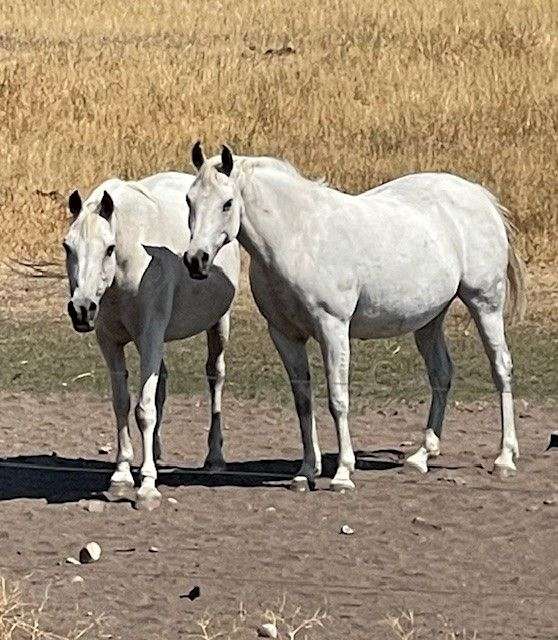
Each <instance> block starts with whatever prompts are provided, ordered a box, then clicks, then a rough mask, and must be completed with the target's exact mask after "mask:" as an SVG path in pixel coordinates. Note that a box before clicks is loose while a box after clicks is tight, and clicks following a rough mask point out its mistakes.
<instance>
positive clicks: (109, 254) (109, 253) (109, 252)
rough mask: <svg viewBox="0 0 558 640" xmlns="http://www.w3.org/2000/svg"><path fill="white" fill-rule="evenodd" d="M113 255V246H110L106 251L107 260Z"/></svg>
mask: <svg viewBox="0 0 558 640" xmlns="http://www.w3.org/2000/svg"><path fill="white" fill-rule="evenodd" d="M113 253H114V245H113V244H111V245H110V246H109V247H108V249H107V258H110V256H111V255H112V254H113Z"/></svg>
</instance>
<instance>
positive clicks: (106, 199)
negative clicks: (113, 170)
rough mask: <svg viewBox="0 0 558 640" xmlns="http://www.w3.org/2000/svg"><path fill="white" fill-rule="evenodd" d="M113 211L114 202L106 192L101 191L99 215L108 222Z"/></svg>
mask: <svg viewBox="0 0 558 640" xmlns="http://www.w3.org/2000/svg"><path fill="white" fill-rule="evenodd" d="M113 211H114V202H113V201H112V198H111V197H110V196H109V194H108V193H107V192H106V191H103V197H102V198H101V207H100V209H99V215H100V216H101V218H104V219H105V220H110V217H111V215H112V212H113Z"/></svg>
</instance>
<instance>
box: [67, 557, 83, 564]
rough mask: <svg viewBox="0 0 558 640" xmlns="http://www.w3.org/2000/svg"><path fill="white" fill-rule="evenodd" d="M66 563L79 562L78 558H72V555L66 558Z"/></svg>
mask: <svg viewBox="0 0 558 640" xmlns="http://www.w3.org/2000/svg"><path fill="white" fill-rule="evenodd" d="M66 563H67V564H81V562H80V561H79V560H76V558H72V556H68V557H67V558H66Z"/></svg>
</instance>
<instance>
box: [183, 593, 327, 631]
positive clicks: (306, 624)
mask: <svg viewBox="0 0 558 640" xmlns="http://www.w3.org/2000/svg"><path fill="white" fill-rule="evenodd" d="M330 621H331V618H330V616H329V615H328V613H327V610H326V609H325V608H322V607H318V608H317V609H316V610H313V611H305V610H304V609H303V607H301V606H289V604H288V603H287V597H286V596H285V595H284V596H283V598H282V600H281V602H280V603H278V604H277V605H276V606H275V607H273V608H271V609H266V610H265V611H263V612H255V613H252V614H248V612H247V611H246V610H245V608H244V605H243V603H242V602H241V603H240V605H239V610H238V613H237V615H236V616H224V617H223V616H218V615H211V614H209V613H206V614H205V615H204V616H203V617H202V618H201V619H200V620H198V621H197V622H196V626H197V630H196V631H194V632H193V633H194V638H197V639H198V640H217V638H221V639H222V640H237V639H238V640H244V639H245V638H247V637H251V636H253V637H255V636H256V635H257V629H258V628H259V626H260V625H262V624H263V623H265V622H270V623H272V624H273V625H275V627H276V629H277V631H278V637H279V638H280V639H283V640H306V639H307V640H310V638H316V640H317V639H319V638H320V637H321V635H322V634H321V633H320V631H321V630H322V629H325V627H326V626H327V624H328V623H329V622H330ZM310 631H314V632H315V633H312V634H311V635H308V633H307V632H310Z"/></svg>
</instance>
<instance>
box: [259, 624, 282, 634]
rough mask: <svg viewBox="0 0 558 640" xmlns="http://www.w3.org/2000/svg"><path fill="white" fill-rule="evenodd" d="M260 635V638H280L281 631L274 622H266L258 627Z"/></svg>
mask: <svg viewBox="0 0 558 640" xmlns="http://www.w3.org/2000/svg"><path fill="white" fill-rule="evenodd" d="M258 637H260V638H278V637H279V633H278V632H277V627H276V626H275V625H274V624H273V623H272V622H266V623H265V624H262V625H261V627H258Z"/></svg>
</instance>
